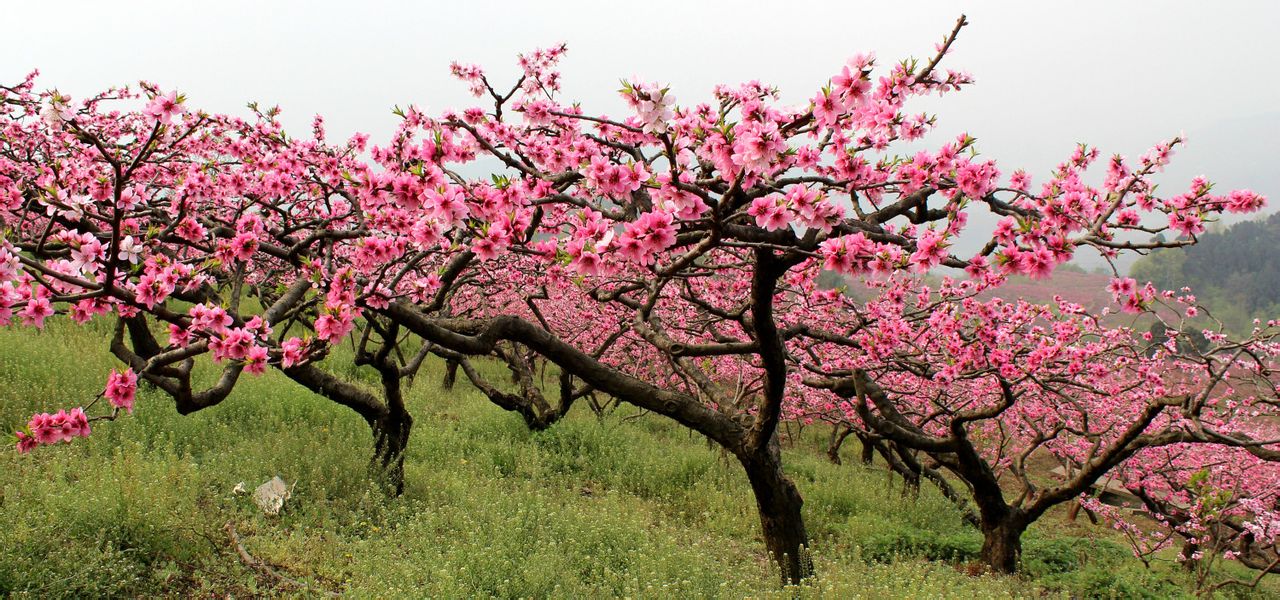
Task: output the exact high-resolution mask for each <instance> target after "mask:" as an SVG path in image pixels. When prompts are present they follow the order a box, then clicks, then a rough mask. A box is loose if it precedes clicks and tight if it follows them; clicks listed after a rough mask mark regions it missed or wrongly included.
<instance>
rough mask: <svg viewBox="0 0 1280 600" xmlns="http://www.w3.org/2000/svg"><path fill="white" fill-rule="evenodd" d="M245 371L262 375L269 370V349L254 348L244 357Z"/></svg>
mask: <svg viewBox="0 0 1280 600" xmlns="http://www.w3.org/2000/svg"><path fill="white" fill-rule="evenodd" d="M244 370H245V371H248V372H249V373H252V374H254V375H261V374H263V373H265V372H266V370H267V349H266V348H264V347H262V346H254V347H252V348H249V351H248V352H246V353H245V356H244Z"/></svg>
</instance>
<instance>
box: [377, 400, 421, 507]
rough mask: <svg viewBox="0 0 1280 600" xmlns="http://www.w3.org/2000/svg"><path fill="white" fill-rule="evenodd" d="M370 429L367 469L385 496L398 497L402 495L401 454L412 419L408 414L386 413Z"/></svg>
mask: <svg viewBox="0 0 1280 600" xmlns="http://www.w3.org/2000/svg"><path fill="white" fill-rule="evenodd" d="M372 426H373V439H374V445H373V460H372V461H371V462H370V465H369V466H370V468H371V470H372V471H373V472H374V476H375V477H377V478H378V480H379V481H380V482H381V483H382V484H383V486H384V487H385V488H386V489H387V492H388V493H390V494H393V495H396V496H399V495H400V494H403V493H404V452H405V448H407V447H408V445H409V432H410V431H411V430H412V429H413V417H412V416H410V415H409V413H408V412H395V411H389V412H388V413H387V415H386V416H384V417H383V418H381V419H378V420H377V421H374V422H373V423H372Z"/></svg>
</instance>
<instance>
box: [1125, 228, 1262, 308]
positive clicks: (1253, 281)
mask: <svg viewBox="0 0 1280 600" xmlns="http://www.w3.org/2000/svg"><path fill="white" fill-rule="evenodd" d="M1130 273H1131V275H1132V277H1133V278H1134V279H1137V280H1138V281H1139V282H1143V281H1152V282H1154V283H1155V284H1156V286H1157V287H1159V288H1161V289H1174V290H1176V289H1180V288H1181V287H1182V286H1190V287H1191V290H1192V293H1194V294H1195V295H1196V296H1197V298H1198V299H1199V300H1200V302H1201V303H1202V304H1203V305H1204V306H1205V307H1207V308H1208V309H1209V311H1210V312H1211V313H1213V316H1215V317H1217V318H1218V319H1220V320H1222V322H1223V323H1224V324H1226V325H1227V326H1228V327H1230V328H1231V329H1233V330H1236V331H1237V332H1246V331H1248V330H1249V329H1250V328H1251V327H1252V321H1253V319H1262V320H1264V321H1265V320H1267V319H1275V318H1280V213H1278V214H1274V215H1271V216H1270V217H1268V218H1266V219H1263V220H1257V221H1245V222H1243V223H1237V224H1235V225H1232V226H1230V227H1224V228H1221V229H1218V230H1215V231H1210V232H1207V233H1205V234H1203V235H1201V236H1200V239H1199V241H1198V242H1197V243H1196V244H1194V245H1191V246H1188V247H1186V248H1174V249H1166V250H1157V251H1155V252H1153V253H1151V254H1150V255H1149V256H1145V257H1143V258H1142V259H1140V260H1139V261H1138V262H1137V263H1135V264H1134V265H1133V268H1132V270H1131V271H1130Z"/></svg>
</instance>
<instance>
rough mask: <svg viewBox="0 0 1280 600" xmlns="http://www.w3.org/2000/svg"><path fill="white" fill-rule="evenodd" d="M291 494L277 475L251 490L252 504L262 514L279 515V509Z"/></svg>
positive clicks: (286, 485)
mask: <svg viewBox="0 0 1280 600" xmlns="http://www.w3.org/2000/svg"><path fill="white" fill-rule="evenodd" d="M291 495H293V492H292V491H291V490H290V489H289V486H288V484H286V483H285V482H284V480H283V479H280V477H279V476H278V475H277V476H275V477H272V478H271V481H268V482H266V483H264V484H262V485H260V486H258V489H256V490H253V502H254V503H255V504H257V505H258V508H261V509H262V512H263V513H266V514H268V515H271V516H275V515H278V514H280V509H281V508H282V507H284V501H285V500H288V499H289V496H291Z"/></svg>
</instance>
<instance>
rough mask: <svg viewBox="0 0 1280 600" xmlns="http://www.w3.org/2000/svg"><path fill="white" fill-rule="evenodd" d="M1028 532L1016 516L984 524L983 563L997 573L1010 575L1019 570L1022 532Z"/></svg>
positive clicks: (984, 522)
mask: <svg viewBox="0 0 1280 600" xmlns="http://www.w3.org/2000/svg"><path fill="white" fill-rule="evenodd" d="M1025 530H1026V525H1023V524H1022V523H1021V522H1020V520H1019V519H1018V518H1016V517H1014V516H1012V515H1011V516H1009V517H1006V518H1003V519H1000V520H998V521H996V522H987V521H983V523H982V562H984V563H986V564H987V566H988V567H991V570H992V571H995V572H996V573H1004V574H1010V573H1013V572H1015V571H1017V570H1018V561H1019V560H1020V559H1021V558H1022V532H1023V531H1025Z"/></svg>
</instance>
